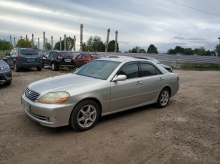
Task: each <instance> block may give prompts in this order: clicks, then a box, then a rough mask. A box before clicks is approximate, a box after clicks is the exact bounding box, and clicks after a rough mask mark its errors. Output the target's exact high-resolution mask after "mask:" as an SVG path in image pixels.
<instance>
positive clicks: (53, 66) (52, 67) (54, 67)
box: [51, 63, 58, 71]
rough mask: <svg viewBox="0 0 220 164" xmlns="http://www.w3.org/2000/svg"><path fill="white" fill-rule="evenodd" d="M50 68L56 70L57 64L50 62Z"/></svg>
mask: <svg viewBox="0 0 220 164" xmlns="http://www.w3.org/2000/svg"><path fill="white" fill-rule="evenodd" d="M51 69H52V70H53V71H57V70H58V67H57V65H56V64H55V63H52V65H51Z"/></svg>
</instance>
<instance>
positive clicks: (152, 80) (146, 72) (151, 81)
mask: <svg viewBox="0 0 220 164" xmlns="http://www.w3.org/2000/svg"><path fill="white" fill-rule="evenodd" d="M140 68H141V73H142V76H143V80H142V82H143V85H142V87H143V96H142V103H147V102H151V101H153V100H155V99H157V96H158V94H159V93H160V91H161V90H162V88H163V82H164V79H163V74H162V73H161V72H160V71H159V70H158V69H157V67H156V66H154V65H153V64H151V63H148V62H142V63H140Z"/></svg>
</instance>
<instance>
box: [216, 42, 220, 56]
mask: <svg viewBox="0 0 220 164" xmlns="http://www.w3.org/2000/svg"><path fill="white" fill-rule="evenodd" d="M215 51H216V52H217V53H218V55H220V44H217V45H216V47H215Z"/></svg>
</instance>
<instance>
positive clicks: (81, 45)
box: [80, 24, 83, 51]
mask: <svg viewBox="0 0 220 164" xmlns="http://www.w3.org/2000/svg"><path fill="white" fill-rule="evenodd" d="M82 50H83V24H81V25H80V51H82Z"/></svg>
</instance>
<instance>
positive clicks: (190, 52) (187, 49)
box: [183, 48, 194, 55]
mask: <svg viewBox="0 0 220 164" xmlns="http://www.w3.org/2000/svg"><path fill="white" fill-rule="evenodd" d="M183 54H184V55H193V54H194V51H193V50H192V48H186V49H184V52H183Z"/></svg>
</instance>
